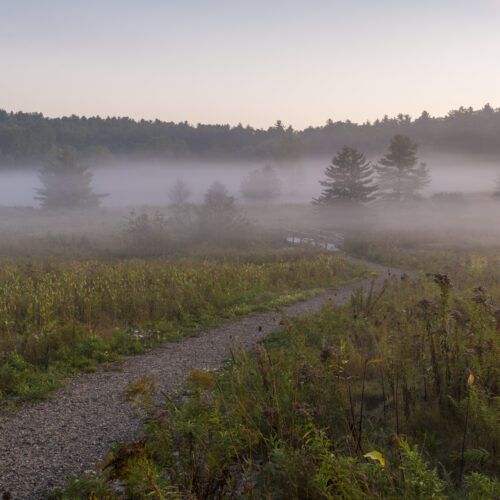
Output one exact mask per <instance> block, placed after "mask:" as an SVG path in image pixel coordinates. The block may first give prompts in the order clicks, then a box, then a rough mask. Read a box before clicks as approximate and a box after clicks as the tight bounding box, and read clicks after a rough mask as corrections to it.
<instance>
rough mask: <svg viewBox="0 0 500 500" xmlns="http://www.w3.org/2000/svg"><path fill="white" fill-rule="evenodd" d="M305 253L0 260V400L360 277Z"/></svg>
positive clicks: (339, 261)
mask: <svg viewBox="0 0 500 500" xmlns="http://www.w3.org/2000/svg"><path fill="white" fill-rule="evenodd" d="M363 272H364V271H363V270H362V268H361V267H360V266H354V265H348V263H347V261H346V260H345V259H344V258H342V257H340V256H334V255H325V254H320V253H317V252H314V251H308V250H291V249H290V250H285V251H278V252H276V251H264V252H261V253H259V254H245V253H243V252H233V253H232V254H231V253H230V252H229V253H226V255H225V256H224V255H218V254H214V255H212V256H207V257H202V256H199V257H192V258H185V259H172V258H167V257H164V258H150V259H120V260H110V259H104V258H103V259H99V260H97V259H94V260H88V259H74V258H69V259H68V258H51V259H40V258H23V259H3V260H2V262H1V266H0V352H1V353H2V354H1V357H0V400H1V401H2V402H3V403H4V405H5V404H13V403H16V402H19V401H26V400H37V399H40V398H43V397H46V396H47V395H48V394H49V393H50V392H51V391H52V390H53V389H55V388H56V387H58V385H59V383H60V381H61V379H62V377H64V376H67V375H71V374H74V373H76V372H77V371H78V370H95V369H96V366H97V365H98V364H99V363H104V364H105V366H110V367H111V366H112V364H111V362H112V361H114V360H117V359H119V356H121V355H128V354H134V353H140V352H144V350H145V349H148V348H151V347H154V346H155V345H158V344H159V343H161V342H163V341H166V340H179V339H180V338H182V337H183V336H184V335H193V334H196V331H197V330H199V329H200V328H202V327H208V326H211V325H214V324H215V323H216V322H218V321H221V320H223V319H228V318H236V317H238V316H241V315H243V314H247V313H249V312H251V311H254V310H263V309H266V308H271V307H279V306H281V305H284V304H287V303H291V302H293V301H296V300H301V299H304V298H306V297H308V296H310V295H312V294H314V293H318V292H319V289H323V288H328V287H332V286H337V285H339V284H341V283H343V282H346V281H349V280H351V279H356V278H357V277H360V276H361V275H362V274H363Z"/></svg>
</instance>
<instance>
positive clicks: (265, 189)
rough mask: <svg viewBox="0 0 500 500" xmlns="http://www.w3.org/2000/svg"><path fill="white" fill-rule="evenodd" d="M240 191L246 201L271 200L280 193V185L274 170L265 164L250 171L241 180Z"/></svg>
mask: <svg viewBox="0 0 500 500" xmlns="http://www.w3.org/2000/svg"><path fill="white" fill-rule="evenodd" d="M240 192H241V195H242V196H243V198H245V200H248V201H271V200H273V199H274V198H277V197H278V196H279V195H280V194H281V186H280V182H279V180H278V176H277V175H276V172H275V170H274V169H273V168H272V167H270V166H266V167H264V168H262V169H256V170H253V171H252V172H250V173H249V174H248V175H247V177H245V178H244V179H243V181H242V182H241V185H240Z"/></svg>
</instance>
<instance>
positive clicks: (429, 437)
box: [52, 232, 500, 499]
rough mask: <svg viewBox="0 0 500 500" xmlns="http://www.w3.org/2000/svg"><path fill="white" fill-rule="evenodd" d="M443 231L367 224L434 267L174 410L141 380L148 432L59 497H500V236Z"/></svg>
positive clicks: (312, 324) (201, 385)
mask: <svg viewBox="0 0 500 500" xmlns="http://www.w3.org/2000/svg"><path fill="white" fill-rule="evenodd" d="M431 239H432V238H431ZM435 245H436V242H435V244H434V247H433V245H429V236H428V235H427V237H425V235H418V234H412V235H411V234H406V235H401V234H400V235H399V237H398V236H397V234H395V233H394V232H393V233H390V234H389V233H381V234H379V237H378V238H371V237H367V236H366V235H363V234H359V233H358V234H356V235H355V234H351V235H350V237H349V238H346V246H347V247H348V248H350V249H351V250H352V251H356V252H357V254H358V255H365V256H369V257H371V258H375V257H376V258H377V259H378V260H383V261H386V262H389V263H398V264H399V265H401V266H406V268H408V269H416V270H420V271H417V272H416V273H414V274H411V275H404V276H403V278H402V279H399V278H392V279H391V278H389V280H388V282H387V285H386V287H385V289H384V290H383V292H382V293H375V292H374V293H371V294H368V295H362V294H361V293H359V294H354V295H353V296H352V298H351V301H350V303H349V304H347V305H345V306H335V305H328V306H325V307H324V309H323V310H322V311H321V312H320V313H319V314H316V315H311V316H306V317H304V318H302V319H298V320H292V321H290V322H286V323H285V325H284V326H283V329H282V330H281V331H280V332H277V333H276V334H275V335H272V336H271V337H270V338H268V339H266V340H265V341H264V342H263V343H262V345H261V346H260V347H258V348H257V349H256V350H255V351H253V352H251V353H244V352H242V353H240V354H238V355H236V356H235V357H234V359H233V360H232V361H231V362H230V363H229V364H228V365H227V366H226V367H224V368H223V369H221V370H220V371H217V372H203V371H201V372H199V371H196V372H192V374H191V376H190V378H189V380H188V383H187V386H186V387H185V389H184V392H183V393H182V397H181V398H179V399H176V400H169V401H166V402H165V403H164V405H163V407H162V408H161V409H158V408H157V407H155V406H153V405H152V404H151V396H152V393H153V392H154V386H152V385H149V384H148V382H147V381H144V382H143V383H138V384H136V385H135V386H133V387H131V388H130V391H129V395H128V397H129V399H130V400H131V401H134V402H135V403H136V404H137V405H138V406H139V407H141V408H142V409H143V410H145V411H147V412H148V415H149V419H148V423H147V425H146V427H145V428H144V432H145V435H144V438H142V439H141V440H140V441H137V442H134V443H129V444H123V445H122V446H121V447H118V448H117V449H115V450H114V451H113V452H111V453H110V455H109V456H108V457H107V459H106V461H105V463H104V466H103V469H102V470H103V479H89V478H87V479H81V480H79V481H75V480H72V481H70V482H69V483H68V486H67V489H66V490H65V493H63V492H62V491H59V492H54V493H53V496H52V498H87V496H88V495H89V494H91V493H92V494H93V495H95V498H121V497H119V496H117V494H116V490H115V489H114V488H113V487H112V484H116V481H119V482H120V484H122V485H123V487H124V488H125V491H126V496H127V498H145V497H148V496H149V495H151V496H153V497H154V498H232V497H234V496H242V497H247V498H311V499H316V498H353V499H362V498H381V499H382V498H383V499H387V498H394V499H396V498H408V499H430V498H433V499H441V498H443V499H444V498H470V499H493V498H499V497H500V481H499V477H498V471H499V469H500V455H499V450H500V432H499V414H500V407H499V397H498V394H499V388H500V369H499V363H498V359H499V354H500V340H499V339H500V337H499V333H498V332H499V325H500V316H499V311H500V309H499V307H500V253H499V247H498V246H491V245H488V246H484V245H479V244H475V245H472V244H470V243H469V244H465V243H462V244H459V243H458V242H457V241H455V242H448V243H447V244H445V243H444V242H443V241H441V243H440V244H439V242H438V248H437V249H436V248H435ZM408 248H410V250H408Z"/></svg>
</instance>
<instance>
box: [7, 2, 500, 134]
mask: <svg viewBox="0 0 500 500" xmlns="http://www.w3.org/2000/svg"><path fill="white" fill-rule="evenodd" d="M498 26H500V0H418V1H417V0H307V1H306V0H303V1H297V0H287V1H282V0H251V1H250V0H249V1H247V0H177V1H171V0H0V65H1V73H0V108H3V109H6V110H8V111H27V112H32V111H39V112H42V113H44V114H45V115H47V116H53V117H55V116H62V115H70V114H77V115H85V116H93V115H101V116H129V117H131V118H136V119H140V118H145V119H155V118H158V119H161V120H167V121H175V122H178V121H184V120H187V121H188V122H190V123H192V124H197V123H199V122H201V123H230V124H237V123H238V122H242V123H243V124H244V125H246V124H250V125H252V126H256V127H268V126H270V125H272V124H273V123H274V122H275V121H276V120H278V119H280V120H282V121H283V122H284V123H285V124H292V125H293V126H294V127H295V128H299V129H300V128H304V127H306V126H307V125H322V124H324V122H325V121H326V120H327V119H328V118H332V119H333V120H334V121H335V120H345V119H350V120H352V121H355V122H362V121H365V120H367V119H369V120H373V119H375V118H381V117H382V116H383V115H384V114H388V115H389V116H394V115H396V114H398V113H408V114H410V115H412V116H414V117H415V116H418V115H419V114H420V113H421V111H422V110H424V109H426V110H428V111H429V112H430V113H431V114H432V115H443V114H446V113H447V112H448V111H449V110H450V109H453V108H458V107H459V106H462V105H463V106H467V107H468V106H473V107H474V108H479V107H482V106H483V105H484V104H485V103H486V102H489V103H491V105H492V106H494V107H497V106H500V64H499V62H498V57H499V56H498V49H499V48H500V29H499V28H498Z"/></svg>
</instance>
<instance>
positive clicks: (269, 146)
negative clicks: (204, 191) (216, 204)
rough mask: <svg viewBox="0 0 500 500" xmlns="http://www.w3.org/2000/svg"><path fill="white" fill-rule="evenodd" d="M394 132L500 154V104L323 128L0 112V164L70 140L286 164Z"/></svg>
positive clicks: (102, 148)
mask: <svg viewBox="0 0 500 500" xmlns="http://www.w3.org/2000/svg"><path fill="white" fill-rule="evenodd" d="M394 134H405V135H408V136H410V137H411V138H412V140H414V141H415V142H417V143H418V144H419V146H420V151H422V152H426V153H432V152H439V153H446V154H456V155H467V156H482V157H484V158H490V159H498V158H500V108H496V109H494V108H493V107H491V106H490V105H489V104H486V105H485V106H484V107H483V108H482V109H480V110H474V109H472V108H463V107H461V108H459V109H458V110H453V111H450V112H449V113H448V114H447V115H446V116H444V117H432V116H430V115H429V113H427V112H426V111H424V112H423V113H422V114H421V115H420V116H419V117H418V118H416V119H412V118H411V117H410V116H409V115H402V114H401V115H398V116H397V117H395V118H389V117H387V116H385V117H384V118H383V119H381V120H376V121H374V122H365V123H363V124H356V123H352V122H350V121H336V122H335V121H332V120H328V121H327V123H326V124H325V125H324V126H321V127H308V128H306V129H304V130H294V129H293V128H292V127H290V126H288V127H287V126H285V125H284V124H283V123H282V122H281V121H278V122H276V124H275V125H274V126H273V127H270V128H268V129H267V130H264V129H255V128H252V127H250V126H247V127H244V126H242V125H237V126H229V125H202V124H198V125H196V126H193V125H190V124H189V123H187V122H182V123H173V122H164V121H159V120H154V121H147V120H140V121H136V120H132V119H130V118H100V117H92V118H86V117H78V116H74V115H73V116H69V117H63V118H47V117H44V116H43V115H42V114H41V113H22V112H18V113H12V112H11V113H9V112H7V111H4V110H0V165H2V166H3V167H4V168H5V167H8V166H15V165H24V164H33V163H39V162H40V161H43V159H44V158H45V157H46V155H47V153H48V152H50V151H51V150H52V149H53V148H54V147H56V146H59V147H60V146H71V147H73V148H75V149H76V151H77V152H78V154H79V155H80V157H81V158H84V159H94V160H96V161H103V160H106V159H109V160H111V159H113V158H116V159H119V158H122V157H125V156H127V157H139V158H154V159H160V160H161V159H167V158H176V159H197V160H200V159H204V160H219V161H223V160H263V161H269V160H272V161H276V162H278V163H281V162H282V163H287V162H294V161H298V160H299V159H300V158H301V157H307V156H318V155H321V156H325V155H327V156H333V154H334V153H335V152H336V151H337V150H339V149H341V148H342V146H344V145H350V146H353V147H356V148H357V149H359V150H361V151H363V152H364V153H366V154H380V153H381V152H383V151H384V150H385V148H386V147H387V143H388V141H389V139H390V138H391V137H392V136H393V135H394Z"/></svg>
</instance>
